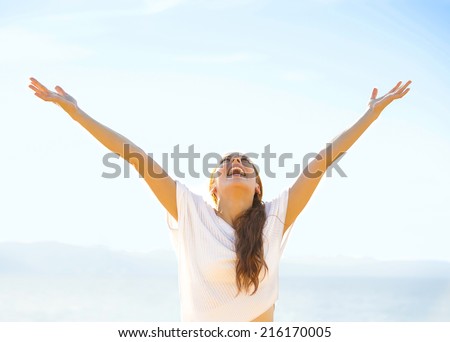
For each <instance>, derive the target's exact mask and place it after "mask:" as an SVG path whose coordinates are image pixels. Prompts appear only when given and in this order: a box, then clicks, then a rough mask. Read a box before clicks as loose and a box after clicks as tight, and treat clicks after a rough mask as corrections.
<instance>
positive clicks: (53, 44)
mask: <svg viewBox="0 0 450 342" xmlns="http://www.w3.org/2000/svg"><path fill="white" fill-rule="evenodd" d="M0 46H1V47H2V53H1V54H0V62H1V63H17V62H19V63H20V62H25V61H26V62H29V61H34V62H43V61H48V62H54V61H61V60H68V59H72V60H73V59H80V58H85V57H87V56H89V54H90V51H89V50H88V49H86V48H84V47H81V46H77V45H74V44H68V43H64V42H59V41H57V40H56V39H55V38H54V37H53V36H51V35H49V34H42V33H36V32H33V31H30V30H26V29H23V28H15V27H7V28H2V29H0Z"/></svg>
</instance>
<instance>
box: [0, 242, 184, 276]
mask: <svg viewBox="0 0 450 342" xmlns="http://www.w3.org/2000/svg"><path fill="white" fill-rule="evenodd" d="M2 274H3V275H4V274H10V275H13V274H14V275H19V274H27V275H31V274H36V275H99V276H122V275H123V276H128V275H133V276H148V275H155V274H159V275H176V274H177V262H176V258H175V254H174V252H171V251H155V252H150V253H146V254H139V253H129V252H124V251H115V250H110V249H108V248H106V247H101V246H96V247H80V246H73V245H68V244H63V243H58V242H39V243H16V242H8V243H0V275H2Z"/></svg>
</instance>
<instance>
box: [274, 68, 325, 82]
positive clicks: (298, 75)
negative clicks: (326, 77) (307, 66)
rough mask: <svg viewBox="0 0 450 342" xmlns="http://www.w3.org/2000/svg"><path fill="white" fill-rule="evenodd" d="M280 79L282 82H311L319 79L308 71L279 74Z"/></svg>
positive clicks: (290, 71) (291, 71)
mask: <svg viewBox="0 0 450 342" xmlns="http://www.w3.org/2000/svg"><path fill="white" fill-rule="evenodd" d="M280 77H281V79H282V80H286V81H299V82H303V81H311V80H313V79H317V78H319V76H318V75H317V74H316V73H314V72H312V71H308V70H289V71H284V72H282V73H281V74H280Z"/></svg>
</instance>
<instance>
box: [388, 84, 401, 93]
mask: <svg viewBox="0 0 450 342" xmlns="http://www.w3.org/2000/svg"><path fill="white" fill-rule="evenodd" d="M401 84H402V81H399V82H398V83H397V84H396V85H395V87H394V88H392V89H391V90H390V91H389V93H393V92H395V91H396V90H397V89H398V87H400V85H401Z"/></svg>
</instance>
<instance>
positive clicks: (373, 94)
mask: <svg viewBox="0 0 450 342" xmlns="http://www.w3.org/2000/svg"><path fill="white" fill-rule="evenodd" d="M377 95H378V89H377V88H373V90H372V95H371V96H370V99H371V100H375V99H376V98H377Z"/></svg>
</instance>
